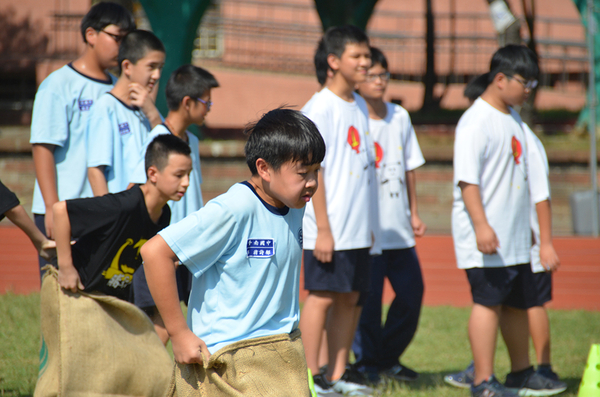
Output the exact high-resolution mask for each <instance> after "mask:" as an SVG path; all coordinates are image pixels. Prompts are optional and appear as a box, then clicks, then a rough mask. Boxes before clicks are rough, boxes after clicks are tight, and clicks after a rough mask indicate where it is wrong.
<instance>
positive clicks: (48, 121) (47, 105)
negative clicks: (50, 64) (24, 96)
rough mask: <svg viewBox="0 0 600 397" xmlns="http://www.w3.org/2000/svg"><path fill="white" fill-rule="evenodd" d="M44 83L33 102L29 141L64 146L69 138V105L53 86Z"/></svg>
mask: <svg viewBox="0 0 600 397" xmlns="http://www.w3.org/2000/svg"><path fill="white" fill-rule="evenodd" d="M42 84H43V86H42V87H40V89H39V90H38V92H37V93H36V94H35V100H34V102H33V112H32V116H31V138H30V140H29V142H30V143H32V144H36V143H39V144H50V145H56V146H61V147H62V146H63V145H64V144H65V142H66V141H67V139H68V138H69V121H70V117H71V115H70V114H69V105H68V104H67V103H65V101H64V100H63V99H62V98H61V97H60V96H59V95H57V94H56V93H55V92H53V90H52V89H51V87H48V85H47V84H44V83H42Z"/></svg>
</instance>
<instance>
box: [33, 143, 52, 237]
mask: <svg viewBox="0 0 600 397" xmlns="http://www.w3.org/2000/svg"><path fill="white" fill-rule="evenodd" d="M54 149H55V146H54V145H47V144H34V145H33V147H32V149H31V153H32V155H33V166H34V168H35V176H36V177H37V181H38V185H39V186H40V191H41V192H42V197H43V199H44V205H45V206H46V215H45V218H44V226H45V227H46V236H48V238H50V239H51V238H54V233H53V229H52V228H53V222H52V206H53V205H54V204H55V203H56V202H58V191H57V188H56V166H55V164H54Z"/></svg>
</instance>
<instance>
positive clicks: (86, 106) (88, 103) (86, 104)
mask: <svg viewBox="0 0 600 397" xmlns="http://www.w3.org/2000/svg"><path fill="white" fill-rule="evenodd" d="M93 104H94V100H93V99H80V100H79V101H78V105H79V110H81V111H84V110H90V108H91V107H92V105H93Z"/></svg>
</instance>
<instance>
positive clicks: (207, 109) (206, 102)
mask: <svg viewBox="0 0 600 397" xmlns="http://www.w3.org/2000/svg"><path fill="white" fill-rule="evenodd" d="M196 100H197V101H198V102H202V103H203V104H204V106H206V111H209V110H210V107H211V106H212V104H213V103H212V101H205V100H203V99H200V98H196Z"/></svg>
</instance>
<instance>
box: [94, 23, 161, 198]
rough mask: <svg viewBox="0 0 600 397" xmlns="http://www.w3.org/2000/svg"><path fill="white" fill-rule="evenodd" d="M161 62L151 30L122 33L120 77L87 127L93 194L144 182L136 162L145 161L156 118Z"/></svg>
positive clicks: (144, 178)
mask: <svg viewBox="0 0 600 397" xmlns="http://www.w3.org/2000/svg"><path fill="white" fill-rule="evenodd" d="M164 64H165V47H164V45H163V43H162V42H161V41H160V39H159V38H158V37H156V36H155V35H154V34H153V33H152V32H148V31H146V30H134V31H133V32H131V33H129V34H127V35H126V36H125V37H124V38H123V40H122V43H121V47H120V48H119V68H120V75H119V79H118V80H117V82H116V83H115V86H114V87H113V88H112V89H111V90H110V91H109V92H108V93H106V94H104V95H102V96H101V97H100V98H99V99H98V101H97V103H96V106H94V109H93V111H92V114H91V115H90V122H89V124H88V128H87V131H86V135H87V153H88V159H87V166H88V178H89V180H90V185H91V187H92V191H93V192H94V196H103V195H105V194H106V193H117V192H120V191H123V190H125V189H127V188H128V187H131V185H133V184H134V183H144V182H146V174H145V173H144V172H143V170H144V168H143V166H142V167H140V166H139V165H140V164H142V165H143V163H144V159H143V156H141V153H142V148H143V147H144V145H146V144H147V142H148V138H149V133H150V131H151V130H152V128H153V127H155V126H156V125H158V124H160V122H161V116H160V113H159V112H158V110H157V109H156V107H155V105H154V96H155V93H156V90H154V88H155V86H157V85H158V80H159V78H160V74H161V71H162V68H163V66H164ZM136 170H138V171H139V172H137V174H136V173H135V172H134V171H136Z"/></svg>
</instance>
